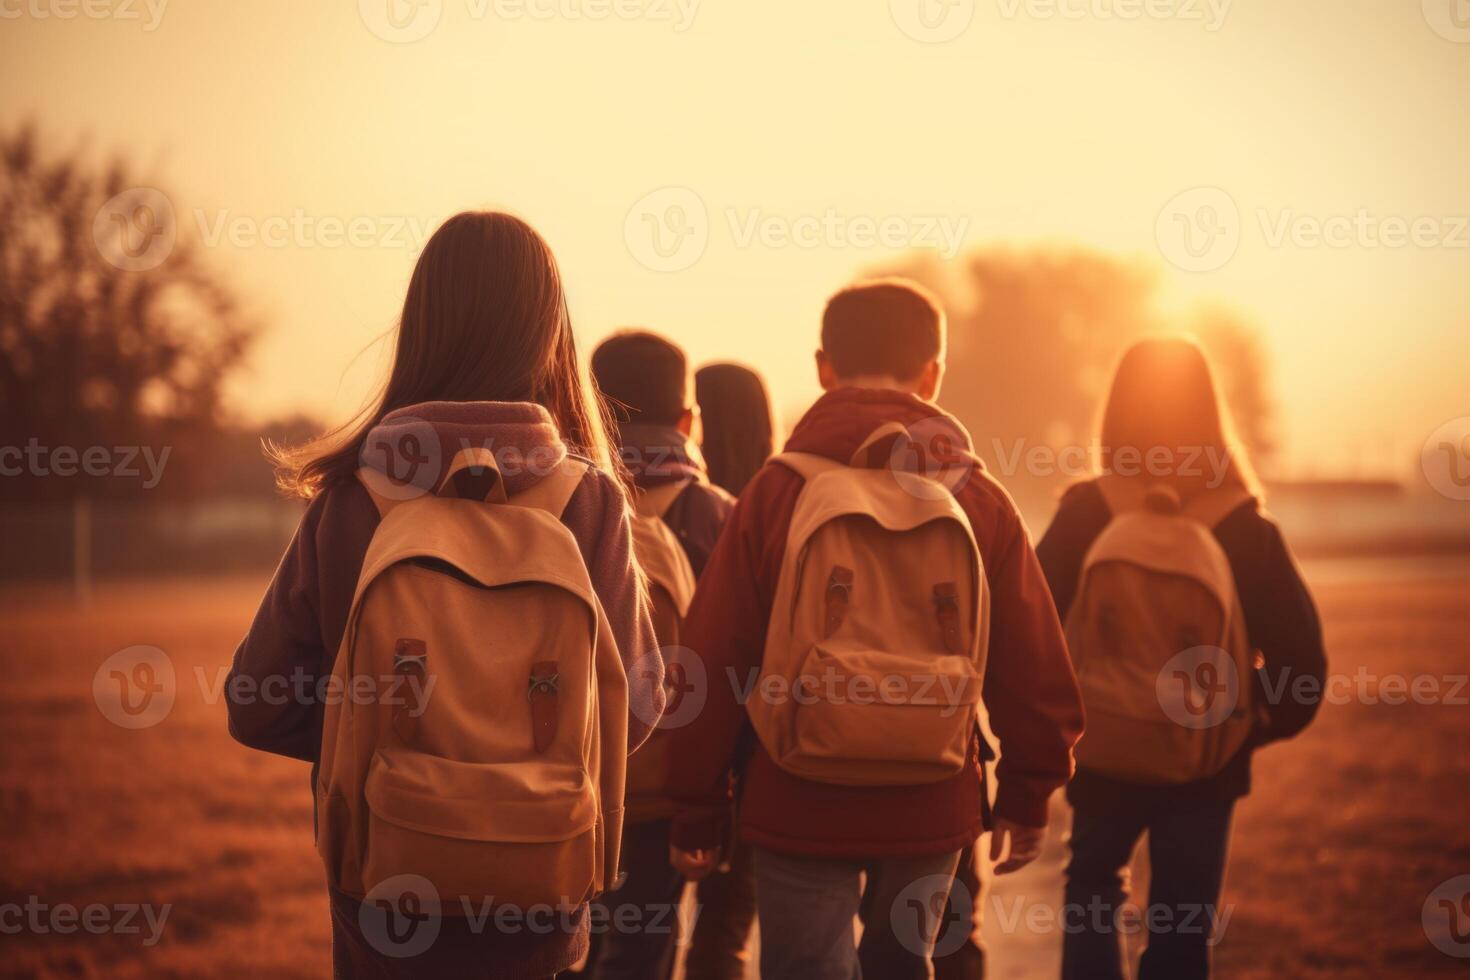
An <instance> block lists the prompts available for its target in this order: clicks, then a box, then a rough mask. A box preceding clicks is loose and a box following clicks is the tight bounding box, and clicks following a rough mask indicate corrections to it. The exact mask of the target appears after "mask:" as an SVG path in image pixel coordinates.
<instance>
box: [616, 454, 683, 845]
mask: <svg viewBox="0 0 1470 980" xmlns="http://www.w3.org/2000/svg"><path fill="white" fill-rule="evenodd" d="M691 482H692V481H690V480H683V481H679V482H675V483H666V484H664V485H662V486H658V487H654V488H652V489H649V490H645V491H643V492H642V493H640V494H639V495H638V499H637V501H636V504H635V508H634V515H633V553H634V555H636V556H637V558H638V564H639V565H640V566H641V567H642V569H643V574H644V577H645V578H646V579H647V580H648V594H649V599H650V600H651V604H652V607H653V631H654V635H655V636H656V637H657V638H658V643H659V646H660V647H662V648H663V649H664V651H665V652H666V654H667V653H669V652H671V651H670V648H671V647H676V646H678V645H679V643H680V641H681V635H680V634H681V632H682V630H683V626H684V616H685V615H686V614H687V613H688V612H689V603H690V602H691V601H693V599H694V586H695V581H694V569H693V567H692V566H691V565H690V564H689V556H688V555H687V554H685V552H684V547H683V545H681V544H680V543H679V538H678V537H677V536H676V535H675V534H674V532H673V530H672V529H670V527H669V525H668V524H667V523H665V522H664V515H665V514H667V513H668V511H669V508H670V507H672V506H673V504H674V501H675V500H677V499H678V498H679V495H680V494H682V493H683V492H684V491H685V489H687V488H688V486H689V484H690V483H691ZM664 659H665V672H666V673H665V676H664V677H663V678H661V679H660V682H661V683H662V684H663V685H664V687H665V690H666V691H667V693H668V706H667V707H666V708H665V717H666V718H669V717H671V715H672V713H673V712H674V711H676V710H677V700H676V699H677V698H678V697H679V696H680V694H679V692H680V689H681V688H682V687H683V684H682V683H680V681H679V679H678V678H677V677H675V676H672V674H673V673H674V672H677V671H679V670H680V669H681V668H680V666H679V664H678V662H677V660H675V661H674V662H673V663H670V662H669V660H670V658H669V657H668V656H665V658H664ZM673 737H674V736H673V733H672V732H670V731H666V730H662V729H660V728H657V727H656V728H655V729H654V731H653V733H652V734H650V735H649V737H648V740H647V741H646V742H644V743H643V744H642V745H641V746H639V747H638V751H637V752H634V753H633V755H632V756H630V757H629V759H628V808H627V819H628V821H629V822H630V823H636V822H640V821H644V820H657V819H661V818H663V817H668V816H672V815H673V813H674V810H675V804H674V802H673V800H671V799H670V798H669V796H668V791H667V789H666V786H667V783H668V772H669V763H670V753H671V749H672V747H671V745H670V740H671V739H672V738H673Z"/></svg>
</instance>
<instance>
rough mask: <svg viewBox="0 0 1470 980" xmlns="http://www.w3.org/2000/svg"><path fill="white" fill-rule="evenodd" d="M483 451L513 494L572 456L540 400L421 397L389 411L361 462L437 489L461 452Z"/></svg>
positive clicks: (401, 480) (427, 489) (399, 479)
mask: <svg viewBox="0 0 1470 980" xmlns="http://www.w3.org/2000/svg"><path fill="white" fill-rule="evenodd" d="M479 450H489V452H490V454H491V455H492V456H493V457H494V460H495V468H496V469H497V470H499V471H500V475H501V478H502V479H503V480H504V481H505V489H506V493H508V494H511V495H514V494H517V493H520V492H521V491H522V490H525V489H527V488H529V487H531V486H532V485H534V484H535V483H536V481H538V480H539V479H541V477H543V476H545V475H547V474H548V473H550V472H551V471H552V470H553V469H555V468H556V466H557V465H558V464H560V463H561V462H562V460H564V459H566V457H567V447H566V444H565V443H564V442H562V439H561V435H560V433H558V432H557V428H556V423H555V422H554V421H552V418H551V414H550V413H549V412H547V411H546V409H545V408H542V407H541V406H540V405H536V404H533V403H531V402H421V403H419V404H417V405H409V406H407V407H405V408H400V409H396V410H394V411H392V412H389V413H388V414H387V415H385V416H383V419H382V421H381V422H379V423H378V424H377V425H375V426H373V428H372V429H371V430H370V431H369V432H368V436H367V440H366V442H364V443H363V448H362V465H363V466H365V467H368V468H370V469H375V470H378V471H379V472H382V473H385V474H387V476H388V477H389V478H390V479H391V480H393V481H394V482H395V483H406V484H411V485H413V486H415V487H417V488H419V489H420V490H422V491H424V492H430V493H433V492H438V488H439V486H440V484H441V483H442V482H443V480H444V474H445V473H446V472H448V470H449V468H450V466H451V464H452V463H453V462H454V460H455V459H456V457H459V456H460V455H461V454H464V453H468V452H478V451H479ZM482 455H483V454H482ZM444 492H446V493H449V492H450V491H449V490H448V489H446V490H445V491H444Z"/></svg>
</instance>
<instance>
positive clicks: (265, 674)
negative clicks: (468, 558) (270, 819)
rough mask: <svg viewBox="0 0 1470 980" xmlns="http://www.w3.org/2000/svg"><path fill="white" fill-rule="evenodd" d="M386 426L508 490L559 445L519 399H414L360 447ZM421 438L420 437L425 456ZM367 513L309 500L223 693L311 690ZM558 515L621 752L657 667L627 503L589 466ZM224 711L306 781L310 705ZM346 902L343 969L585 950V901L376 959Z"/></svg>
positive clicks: (557, 457) (535, 966)
mask: <svg viewBox="0 0 1470 980" xmlns="http://www.w3.org/2000/svg"><path fill="white" fill-rule="evenodd" d="M395 426H398V427H400V428H403V429H405V430H408V431H409V432H410V434H411V435H413V436H414V437H415V438H416V439H417V443H416V445H417V448H416V450H415V452H416V453H419V454H422V455H423V456H424V457H425V458H427V459H429V460H431V461H432V462H430V464H429V465H430V466H434V465H438V466H439V467H440V468H442V467H443V465H444V464H445V463H446V461H447V460H449V459H451V458H452V457H453V456H454V454H455V453H456V452H457V451H458V450H460V449H461V448H467V447H481V446H488V447H489V448H491V449H492V450H493V451H494V452H495V455H496V458H497V460H499V461H500V465H501V468H502V472H503V474H504V476H505V479H506V484H507V490H508V492H510V493H512V494H514V493H517V492H519V491H520V490H522V489H524V488H525V487H528V486H530V485H531V484H533V483H534V482H535V480H536V479H537V478H538V477H537V475H536V474H537V466H538V465H542V466H551V465H554V464H555V463H558V462H560V461H561V460H562V459H564V458H565V456H566V452H567V450H566V447H565V446H564V445H563V443H562V441H561V438H560V437H559V435H558V434H557V431H556V427H555V425H554V424H553V423H552V421H551V418H550V416H549V415H548V414H547V412H546V411H545V409H543V408H541V407H540V406H538V405H532V404H527V403H501V402H474V403H448V402H435V403H429V404H424V405H415V406H412V407H410V408H406V409H402V410H400V411H397V412H394V413H391V414H390V415H388V416H387V417H386V418H385V419H384V420H383V422H382V423H381V424H380V425H379V427H378V428H377V429H375V430H374V433H373V435H372V436H371V437H370V444H378V443H386V444H390V445H391V444H394V443H395V442H396V440H395V439H394V438H393V436H392V433H393V432H394V431H395V430H394V427H395ZM380 436H381V437H385V438H381V439H379V438H378V437H380ZM373 440H376V442H374V441H373ZM426 443H432V444H433V450H432V451H430V450H429V449H427V448H426ZM540 472H545V470H540ZM437 476H438V474H437V473H434V474H424V475H423V476H422V477H421V478H415V479H414V483H415V485H418V484H419V483H420V479H422V485H424V486H434V485H436V484H437V482H438V479H437ZM378 521H379V518H378V512H377V509H376V508H375V507H374V505H373V502H372V498H371V497H369V495H368V493H367V491H366V490H365V489H364V488H363V486H362V485H361V484H360V483H359V482H358V481H357V480H355V479H353V480H346V481H343V482H341V483H338V484H336V485H333V486H330V487H328V488H326V489H324V490H323V491H322V492H321V493H320V494H318V495H317V497H316V498H315V499H313V500H312V502H311V505H310V506H309V507H308V508H307V510H306V515H305V516H304V517H303V518H302V521H301V526H300V527H299V528H298V529H297V531H296V536H295V537H294V538H293V539H292V541H291V544H290V547H289V548H288V549H287V551H286V555H285V557H284V558H282V559H281V564H280V566H279V567H278V568H277V569H276V573H275V577H274V578H273V579H272V581H271V584H270V587H269V588H268V589H267V591H266V595H265V598H264V599H263V600H262V601H261V605H260V610H259V612H257V613H256V615H255V621H254V622H253V623H252V624H251V626H250V632H248V633H247V634H246V635H245V638H244V640H242V641H241V643H240V647H239V649H238V650H237V651H236V652H235V662H234V666H233V667H232V668H231V670H230V677H229V682H228V684H227V686H226V691H227V692H233V691H234V690H235V689H236V688H235V685H236V684H237V683H239V679H240V678H245V679H247V680H248V681H249V682H253V689H255V690H259V689H260V685H261V684H262V683H264V682H266V681H268V680H269V679H271V678H286V679H288V680H289V679H292V678H297V677H299V678H302V679H303V680H304V683H303V684H302V686H301V687H300V688H299V690H301V691H303V692H307V693H308V694H309V693H310V692H312V691H314V690H316V681H317V679H318V678H322V677H326V676H328V675H330V674H331V671H332V665H333V663H334V661H335V660H336V657H337V651H338V648H339V647H340V646H341V643H342V634H343V632H344V630H345V627H346V620H347V614H348V611H349V608H350V606H351V603H352V595H353V592H354V590H355V589H356V587H357V579H358V575H359V573H360V572H361V570H362V562H363V558H364V556H365V555H366V553H367V549H368V544H369V543H370V542H371V541H372V537H373V532H374V531H375V530H376V529H377V526H378ZM562 522H563V523H564V524H565V525H566V526H567V528H568V529H569V530H570V531H571V532H572V534H573V536H574V537H575V538H576V540H577V544H578V546H579V547H580V550H581V552H582V558H583V560H584V561H585V562H586V564H587V570H588V573H589V575H590V577H591V581H592V585H593V589H594V591H595V592H596V593H597V597H598V599H599V600H600V601H601V603H602V606H603V609H604V611H605V613H606V615H607V619H608V623H609V625H610V626H611V627H612V631H613V635H614V637H615V639H616V640H617V643H618V654H619V658H620V659H621V660H622V662H623V665H624V668H625V669H626V670H627V673H628V677H629V692H628V693H629V704H630V711H629V716H628V726H629V731H628V747H629V751H631V750H632V749H633V748H635V747H636V746H638V745H640V744H642V742H643V741H644V739H646V738H647V736H648V733H649V725H648V723H647V722H646V721H645V720H644V719H656V718H657V717H658V716H659V714H660V713H661V712H662V706H663V700H664V692H663V689H662V687H661V686H660V685H658V684H655V683H652V682H651V681H648V682H646V683H645V682H644V679H645V678H647V677H650V676H655V677H656V676H658V674H661V672H662V668H661V666H660V667H659V669H658V670H657V671H648V670H636V671H635V670H634V669H632V667H633V665H634V664H635V663H638V662H639V661H640V660H641V661H642V665H647V664H649V663H650V662H652V663H655V664H660V665H661V657H660V654H659V652H658V645H657V643H656V642H655V641H654V637H653V625H652V622H651V621H650V619H649V614H648V604H647V598H646V595H645V593H644V589H643V586H642V582H641V578H640V576H639V574H638V571H637V569H636V567H635V566H634V564H633V557H632V537H631V530H630V524H629V517H628V509H627V503H626V501H625V499H624V495H623V493H622V491H621V489H620V488H619V487H618V486H617V485H616V484H615V483H614V481H613V479H612V477H610V476H608V475H607V474H606V473H604V472H602V471H601V470H598V469H597V468H596V467H591V468H589V469H588V472H587V475H586V476H585V477H584V478H583V480H582V483H581V485H580V486H579V487H578V488H577V490H576V492H575V493H573V495H572V498H571V500H570V501H569V502H568V504H567V508H566V511H565V512H564V513H563V514H562ZM645 658H653V659H652V660H651V661H650V660H649V659H645ZM274 683H276V684H279V683H281V682H280V681H276V682H274ZM292 683H293V684H294V683H295V682H294V681H293V682H292ZM297 689H298V688H295V687H293V688H292V690H297ZM283 701H284V702H285V703H281V702H283ZM227 707H228V710H229V724H230V734H231V735H233V736H234V737H235V739H236V740H238V741H240V742H242V743H243V744H245V745H248V746H250V747H252V748H257V749H261V750H264V751H267V752H275V753H279V754H281V755H286V756H291V757H292V758H296V759H304V760H306V761H309V762H311V763H312V764H313V773H312V774H313V782H314V781H315V764H316V761H317V756H318V753H319V751H320V746H321V740H322V715H323V705H322V704H321V703H318V702H316V700H315V699H314V698H311V697H307V696H302V697H293V698H286V699H281V698H270V699H266V698H260V697H248V698H247V697H239V698H235V697H228V698H227ZM359 904H360V903H358V902H357V901H356V900H354V899H351V898H349V897H347V896H344V895H339V894H333V896H332V911H333V916H332V921H333V942H334V955H335V956H337V957H338V958H339V960H341V961H343V962H344V963H351V964H352V966H350V967H348V969H350V970H351V972H350V973H349V974H348V975H358V974H362V975H372V976H392V977H396V976H400V975H402V976H428V975H453V976H460V975H465V976H468V975H475V976H480V977H494V978H514V980H519V978H528V980H540V978H544V977H546V976H549V975H550V974H552V973H555V972H556V971H558V970H563V969H566V968H567V967H569V966H571V965H572V964H573V963H575V962H576V960H577V959H578V958H579V957H580V956H581V955H582V954H583V953H584V952H585V951H586V949H587V921H586V920H587V917H586V914H585V912H586V906H585V905H584V906H582V908H581V909H579V910H577V912H576V913H575V914H574V915H571V916H570V917H569V918H568V919H567V921H566V924H565V928H562V924H561V921H560V920H558V928H556V929H554V930H552V931H551V932H549V933H546V934H542V933H539V932H537V933H532V932H529V931H526V930H522V931H519V932H516V933H509V934H501V933H498V932H496V930H495V929H494V928H493V921H494V920H493V918H492V919H491V920H490V924H491V925H490V927H489V928H485V929H482V930H481V932H479V933H474V932H473V931H471V930H470V929H468V928H467V927H466V926H465V922H466V920H461V919H450V918H446V919H444V920H443V927H442V928H441V930H440V933H439V936H438V938H437V939H436V941H435V943H434V945H433V946H432V947H431V949H430V951H429V953H426V954H424V955H423V956H420V957H414V958H412V959H406V960H398V961H395V960H388V959H385V958H384V957H383V956H381V955H379V954H377V953H376V952H375V951H374V950H373V949H372V948H371V946H370V945H369V944H368V943H367V942H366V941H365V940H364V938H363V936H362V935H361V932H360V929H359V928H358V925H357V923H358V915H357V909H358V907H359ZM395 970H396V972H395ZM384 971H386V972H384Z"/></svg>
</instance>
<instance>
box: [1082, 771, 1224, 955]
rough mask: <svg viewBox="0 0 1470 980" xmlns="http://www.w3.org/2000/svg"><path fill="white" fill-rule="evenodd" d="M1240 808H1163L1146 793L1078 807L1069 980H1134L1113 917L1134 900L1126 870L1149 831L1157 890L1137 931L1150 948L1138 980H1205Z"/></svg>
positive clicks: (1213, 803)
mask: <svg viewBox="0 0 1470 980" xmlns="http://www.w3.org/2000/svg"><path fill="white" fill-rule="evenodd" d="M1234 809H1235V801H1234V800H1224V801H1219V800H1201V801H1199V802H1197V803H1194V804H1190V805H1185V806H1179V805H1177V804H1176V805H1170V806H1167V807H1161V806H1159V805H1158V804H1157V803H1156V802H1154V798H1153V797H1151V796H1149V795H1148V794H1139V795H1138V796H1127V795H1122V796H1118V797H1116V798H1112V799H1107V800H1074V801H1073V815H1072V838H1071V841H1070V844H1071V848H1072V860H1071V862H1070V863H1069V864H1068V865H1067V889H1066V906H1065V913H1066V918H1065V919H1064V921H1063V930H1064V934H1065V938H1064V939H1063V942H1062V978H1063V980H1124V978H1126V977H1127V976H1128V972H1129V971H1128V965H1127V963H1126V962H1125V954H1124V946H1123V936H1122V934H1121V933H1120V931H1119V929H1118V924H1117V912H1118V909H1119V908H1120V907H1121V906H1122V905H1123V903H1124V901H1125V899H1127V897H1128V862H1129V859H1130V858H1131V857H1132V855H1133V849H1134V847H1135V846H1136V845H1137V843H1138V838H1139V837H1140V836H1142V835H1143V833H1144V831H1147V832H1148V854H1149V864H1150V872H1149V873H1150V878H1151V882H1150V886H1149V903H1148V907H1147V908H1146V909H1145V910H1144V917H1143V924H1142V925H1141V926H1140V928H1143V929H1146V930H1147V933H1148V948H1147V950H1145V952H1144V954H1143V959H1142V960H1141V961H1140V963H1139V967H1138V976H1139V980H1204V978H1206V977H1208V976H1209V975H1210V950H1211V936H1212V926H1213V924H1214V922H1215V921H1216V920H1217V917H1218V916H1219V902H1220V888H1221V885H1222V884H1223V883H1224V879H1225V861H1226V853H1227V851H1228V849H1229V843H1230V819H1231V815H1232V813H1233V812H1234ZM1151 916H1152V918H1151Z"/></svg>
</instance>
